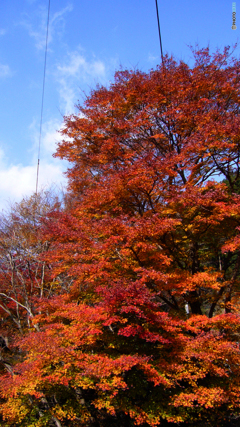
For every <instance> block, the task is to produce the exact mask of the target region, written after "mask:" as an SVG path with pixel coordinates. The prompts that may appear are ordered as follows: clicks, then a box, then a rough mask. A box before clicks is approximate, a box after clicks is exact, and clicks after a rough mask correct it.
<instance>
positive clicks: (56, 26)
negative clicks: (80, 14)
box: [21, 4, 73, 49]
mask: <svg viewBox="0 0 240 427" xmlns="http://www.w3.org/2000/svg"><path fill="white" fill-rule="evenodd" d="M72 10H73V6H72V5H71V4H69V5H68V6H66V7H65V8H63V9H61V10H60V11H58V12H55V13H54V15H53V16H52V17H51V13H50V19H49V29H48V45H49V44H50V43H51V42H52V41H53V37H54V34H55V33H56V32H57V31H58V33H59V34H60V33H63V31H64V25H65V21H64V15H65V14H66V13H67V12H71V11H72ZM50 12H51V10H50ZM36 19H37V21H38V23H36ZM46 19H47V10H46V8H39V9H38V11H37V17H36V16H34V17H32V16H31V17H30V16H26V18H25V19H24V20H23V21H22V22H21V25H22V26H23V27H25V28H26V29H27V31H28V33H29V35H30V37H32V38H33V39H34V40H35V46H36V48H37V49H45V45H46V30H47V28H46ZM33 21H34V22H33Z"/></svg>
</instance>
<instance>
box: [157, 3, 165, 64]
mask: <svg viewBox="0 0 240 427" xmlns="http://www.w3.org/2000/svg"><path fill="white" fill-rule="evenodd" d="M155 2H156V11H157V21H158V35H159V42H160V51H161V58H162V65H163V66H164V62H163V50H162V38H161V30H160V21H159V14H158V2H157V0H155Z"/></svg>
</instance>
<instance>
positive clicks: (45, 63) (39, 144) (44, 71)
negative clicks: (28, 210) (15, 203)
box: [36, 0, 50, 195]
mask: <svg viewBox="0 0 240 427" xmlns="http://www.w3.org/2000/svg"><path fill="white" fill-rule="evenodd" d="M49 16H50V0H49V2H48V16H47V32H46V44H45V59H44V69H43V85H42V104H41V118H40V129H39V142H38V161H37V179H36V195H37V192H38V177H39V164H40V152H41V141H42V121H43V104H44V92H45V80H46V68H47V49H48V30H49Z"/></svg>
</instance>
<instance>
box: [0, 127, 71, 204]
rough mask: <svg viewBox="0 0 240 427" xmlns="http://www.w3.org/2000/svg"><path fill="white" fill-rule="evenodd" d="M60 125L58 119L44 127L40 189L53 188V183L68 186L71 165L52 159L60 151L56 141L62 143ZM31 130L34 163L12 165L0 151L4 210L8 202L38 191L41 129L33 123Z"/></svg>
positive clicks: (0, 176) (58, 185)
mask: <svg viewBox="0 0 240 427" xmlns="http://www.w3.org/2000/svg"><path fill="white" fill-rule="evenodd" d="M60 126H61V124H60V122H59V121H57V120H49V121H48V122H46V123H44V124H43V128H42V141H41V151H40V164H39V180H38V190H40V189H41V188H44V189H47V188H50V187H51V186H52V185H53V184H56V186H57V187H61V186H63V187H65V186H66V178H65V176H64V174H63V172H64V171H65V170H66V169H67V166H66V163H67V162H64V161H62V160H59V159H55V158H53V157H52V153H53V152H55V151H56V142H58V141H60V140H61V135H60V134H59V132H57V129H59V128H60ZM30 131H31V133H32V137H33V140H34V144H33V147H32V148H31V150H30V151H31V152H32V161H31V162H30V164H29V165H23V164H21V163H19V164H11V163H9V161H8V159H7V158H6V157H5V154H4V150H3V149H1V148H0V211H1V210H2V209H4V208H6V205H7V203H8V202H11V203H12V202H19V201H21V200H22V198H23V197H25V196H30V195H31V194H33V193H34V192H35V191H36V179H37V157H38V156H37V153H38V142H39V140H38V138H39V129H37V126H36V123H35V122H33V123H32V124H31V126H30Z"/></svg>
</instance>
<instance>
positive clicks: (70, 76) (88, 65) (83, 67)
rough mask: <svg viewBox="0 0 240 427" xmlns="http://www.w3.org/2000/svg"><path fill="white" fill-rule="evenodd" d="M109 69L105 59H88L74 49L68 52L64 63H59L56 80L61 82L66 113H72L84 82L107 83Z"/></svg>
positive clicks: (62, 99) (62, 106) (62, 102)
mask: <svg viewBox="0 0 240 427" xmlns="http://www.w3.org/2000/svg"><path fill="white" fill-rule="evenodd" d="M106 76H107V70H106V66H105V64H104V62H103V61H101V60H99V59H96V58H92V59H87V58H86V57H85V56H84V55H83V54H81V53H79V52H78V51H74V52H71V53H69V54H68V56H67V58H66V59H65V60H64V62H63V63H62V64H58V66H57V71H56V80H57V81H58V83H59V95H60V98H61V108H62V109H63V110H64V114H70V113H72V112H73V110H74V105H75V103H76V93H77V91H79V87H81V85H82V84H86V83H87V84H92V83H93V82H94V86H95V84H96V81H97V82H100V83H106V79H107V77H106Z"/></svg>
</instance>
